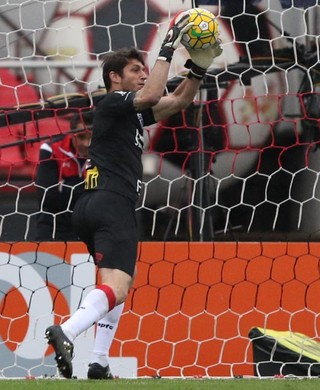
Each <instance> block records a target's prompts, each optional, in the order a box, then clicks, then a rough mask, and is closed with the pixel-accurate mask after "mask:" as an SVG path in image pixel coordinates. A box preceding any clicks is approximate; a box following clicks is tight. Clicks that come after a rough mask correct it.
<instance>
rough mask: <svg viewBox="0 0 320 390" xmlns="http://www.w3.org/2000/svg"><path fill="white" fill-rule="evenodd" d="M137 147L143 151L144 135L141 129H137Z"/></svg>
mask: <svg viewBox="0 0 320 390" xmlns="http://www.w3.org/2000/svg"><path fill="white" fill-rule="evenodd" d="M134 144H135V146H138V148H140V149H141V150H143V145H144V141H143V135H141V134H140V132H139V129H136V136H135V143H134Z"/></svg>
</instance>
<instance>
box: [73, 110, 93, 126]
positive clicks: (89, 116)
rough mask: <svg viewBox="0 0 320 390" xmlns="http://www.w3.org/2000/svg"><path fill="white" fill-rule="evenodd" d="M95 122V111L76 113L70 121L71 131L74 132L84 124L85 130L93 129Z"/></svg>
mask: <svg viewBox="0 0 320 390" xmlns="http://www.w3.org/2000/svg"><path fill="white" fill-rule="evenodd" d="M92 121H93V111H81V112H80V113H76V114H74V115H73V116H72V118H71V120H70V129H71V130H74V129H76V128H77V125H78V124H79V123H82V124H83V128H86V127H88V129H89V130H90V129H91V126H92Z"/></svg>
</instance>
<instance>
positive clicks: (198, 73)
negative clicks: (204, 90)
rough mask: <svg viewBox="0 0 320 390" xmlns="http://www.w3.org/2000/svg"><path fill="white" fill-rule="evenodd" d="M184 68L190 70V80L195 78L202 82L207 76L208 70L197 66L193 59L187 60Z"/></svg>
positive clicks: (188, 75)
mask: <svg viewBox="0 0 320 390" xmlns="http://www.w3.org/2000/svg"><path fill="white" fill-rule="evenodd" d="M184 66H185V67H186V68H187V69H190V70H189V72H188V74H187V77H188V78H189V79H191V78H195V79H198V80H202V79H203V78H204V76H205V75H206V72H207V69H204V68H201V67H200V66H198V65H196V64H195V63H194V62H193V61H192V60H191V59H189V60H187V62H186V63H185V65H184Z"/></svg>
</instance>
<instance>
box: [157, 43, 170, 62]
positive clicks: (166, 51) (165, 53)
mask: <svg viewBox="0 0 320 390" xmlns="http://www.w3.org/2000/svg"><path fill="white" fill-rule="evenodd" d="M173 53H174V48H173V47H170V46H165V45H163V46H162V47H161V49H160V51H159V55H158V60H162V61H167V62H169V63H170V62H171V60H172V56H173Z"/></svg>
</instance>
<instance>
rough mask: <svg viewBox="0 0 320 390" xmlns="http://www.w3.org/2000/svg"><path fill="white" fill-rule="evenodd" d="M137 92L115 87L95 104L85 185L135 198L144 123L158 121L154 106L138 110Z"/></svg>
mask: <svg viewBox="0 0 320 390" xmlns="http://www.w3.org/2000/svg"><path fill="white" fill-rule="evenodd" d="M134 97H135V92H124V91H115V92H112V93H109V94H106V96H105V97H104V98H103V99H101V100H100V101H99V102H98V104H97V107H96V110H95V114H94V120H93V131H92V138H91V145H90V147H89V160H88V168H87V173H86V189H87V190H91V189H97V190H109V191H113V192H117V193H119V194H121V195H124V196H127V197H129V198H130V199H132V200H133V201H136V200H137V198H138V196H139V193H140V189H141V184H142V162H141V155H142V151H143V126H146V125H150V124H152V123H155V120H154V116H153V112H152V109H147V110H144V111H142V112H140V113H139V112H136V111H135V109H134V106H133V99H134Z"/></svg>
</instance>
